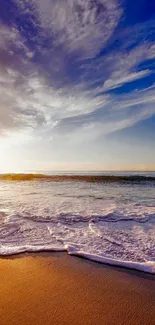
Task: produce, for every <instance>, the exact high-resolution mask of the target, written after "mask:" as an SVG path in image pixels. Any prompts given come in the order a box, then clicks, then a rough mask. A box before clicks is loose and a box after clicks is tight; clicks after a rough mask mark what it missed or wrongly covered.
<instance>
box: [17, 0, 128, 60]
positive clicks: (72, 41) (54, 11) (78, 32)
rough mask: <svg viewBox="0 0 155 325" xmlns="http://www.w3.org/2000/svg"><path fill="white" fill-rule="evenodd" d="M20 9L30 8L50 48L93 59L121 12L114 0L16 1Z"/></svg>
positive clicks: (108, 36) (107, 37) (104, 42)
mask: <svg viewBox="0 0 155 325" xmlns="http://www.w3.org/2000/svg"><path fill="white" fill-rule="evenodd" d="M16 3H17V4H18V6H19V8H20V10H22V11H23V12H27V11H28V10H30V9H29V7H31V10H32V11H33V13H34V14H35V15H36V17H37V19H38V20H39V21H40V26H41V27H42V28H43V30H44V32H45V33H47V34H48V35H49V36H51V38H52V40H53V45H54V46H58V45H62V46H63V47H64V48H65V49H66V50H67V51H69V52H74V51H75V52H79V51H80V53H81V55H82V56H85V57H93V56H94V55H96V54H97V53H98V52H99V51H100V49H101V48H103V47H104V46H105V44H106V42H107V41H108V39H109V38H110V37H111V35H112V34H113V32H114V30H115V28H116V26H117V24H118V22H119V19H120V17H121V13H122V10H121V8H120V6H119V5H118V1H117V0H98V1H92V0H66V1H64V0H57V1H55V0H54V1H51V0H44V1H42V0H31V1H30V0H27V1H25V0H16Z"/></svg>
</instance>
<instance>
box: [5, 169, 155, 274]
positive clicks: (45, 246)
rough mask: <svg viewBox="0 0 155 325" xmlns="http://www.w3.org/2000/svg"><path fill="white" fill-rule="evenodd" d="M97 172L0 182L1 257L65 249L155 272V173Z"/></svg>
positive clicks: (99, 260)
mask: <svg viewBox="0 0 155 325" xmlns="http://www.w3.org/2000/svg"><path fill="white" fill-rule="evenodd" d="M92 175H93V174H92ZM95 175H96V174H95ZM105 175H107V173H106V174H105ZM124 175H125V177H127V178H126V179H123V178H122V177H124ZM100 176H102V177H101V178H100ZM100 176H98V178H90V179H89V178H88V177H87V175H86V176H82V178H80V176H79V178H78V177H76V178H74V177H73V178H68V177H67V176H64V177H63V178H62V179H59V178H58V179H55V178H52V176H51V177H49V178H44V177H42V178H41V179H36V178H35V177H31V179H30V180H26V181H22V180H20V181H19V180H18V181H8V180H0V255H12V254H17V253H21V252H38V251H66V252H68V254H73V255H79V256H83V257H85V258H89V259H91V260H94V261H98V262H102V263H108V264H112V265H120V266H124V267H129V268H135V269H138V270H142V271H144V272H150V273H155V173H149V174H145V175H144V174H143V175H140V178H135V179H134V178H133V177H132V176H133V175H130V173H124V174H123V173H121V174H118V173H115V175H114V178H112V179H108V178H105V179H104V175H102V173H100ZM116 176H117V177H116ZM141 176H142V177H141Z"/></svg>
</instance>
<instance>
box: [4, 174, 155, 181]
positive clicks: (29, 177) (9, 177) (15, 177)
mask: <svg viewBox="0 0 155 325" xmlns="http://www.w3.org/2000/svg"><path fill="white" fill-rule="evenodd" d="M0 180H2V181H36V180H44V181H45V180H46V181H51V182H52V181H53V182H59V181H79V182H80V181H82V182H90V183H101V182H108V183H110V182H133V183H134V182H135V183H139V182H154V183H155V176H146V175H138V174H137V175H46V174H0Z"/></svg>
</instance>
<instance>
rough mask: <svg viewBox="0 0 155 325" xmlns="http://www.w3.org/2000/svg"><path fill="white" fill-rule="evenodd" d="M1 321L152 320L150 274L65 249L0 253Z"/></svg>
mask: <svg viewBox="0 0 155 325" xmlns="http://www.w3.org/2000/svg"><path fill="white" fill-rule="evenodd" d="M0 278H1V279H3V280H2V281H1V290H0V317H1V325H8V324H9V325H19V324H21V325H31V324H37V325H39V324H43V323H44V324H45V325H49V324H54V325H57V324H62V325H63V324H64V325H66V324H72V325H79V324H84V325H86V324H89V325H94V324H95V325H98V324H106V325H117V324H118V325H124V324H126V325H131V324H132V325H133V324H135V325H139V324H141V325H148V324H150V325H153V324H154V319H155V308H154V304H155V277H154V276H153V275H151V274H148V273H144V272H139V271H135V270H129V269H126V268H120V267H117V266H108V265H106V264H101V263H96V262H93V261H90V260H86V259H85V258H81V257H80V258H79V257H74V256H68V255H67V254H66V253H59V252H52V253H49V252H46V253H45V252H44V253H43V252H41V253H24V254H19V255H14V256H3V257H0Z"/></svg>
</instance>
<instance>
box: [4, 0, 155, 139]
mask: <svg viewBox="0 0 155 325" xmlns="http://www.w3.org/2000/svg"><path fill="white" fill-rule="evenodd" d="M13 2H14V3H15V4H16V6H17V8H18V14H19V15H20V17H22V18H23V20H24V22H25V24H24V25H23V26H22V28H21V26H19V25H18V24H17V23H16V21H14V22H13V24H12V26H10V27H8V26H7V25H6V24H4V23H3V24H1V26H0V53H1V63H0V86H1V87H0V131H1V133H3V134H4V133H5V134H6V133H10V130H12V132H13V131H15V132H16V131H18V130H24V132H25V131H26V132H28V133H31V134H32V135H33V137H34V138H35V137H38V136H41V137H44V138H46V139H50V140H51V139H54V138H57V137H61V136H62V134H63V137H65V136H66V137H68V138H69V141H70V142H74V141H75V142H78V141H82V140H85V141H92V139H96V138H98V137H100V136H103V135H105V134H108V133H110V132H113V131H116V130H120V129H122V128H126V127H129V126H131V125H134V124H135V123H137V122H139V121H141V120H143V119H147V118H149V117H150V116H152V115H154V114H155V108H154V100H155V88H154V87H152V88H151V89H150V88H146V89H144V90H138V91H131V92H130V93H126V94H123V93H121V92H119V94H116V93H113V92H111V90H116V89H117V88H120V87H122V86H123V85H125V84H127V83H132V82H133V81H135V80H142V79H143V78H144V77H149V76H150V75H151V74H152V73H153V71H152V70H151V69H147V68H142V67H141V64H143V63H144V62H145V61H147V60H152V59H154V58H155V47H154V43H153V42H152V41H151V39H149V38H148V39H146V40H144V39H143V37H142V35H143V36H144V32H145V33H146V31H147V33H148V22H146V23H145V24H144V25H146V28H143V29H142V28H141V26H136V27H135V26H133V27H131V26H130V28H129V27H128V28H127V29H126V30H123V32H122V30H121V32H120V30H119V28H118V25H119V22H120V20H121V15H122V13H123V9H122V8H121V6H120V5H119V2H118V1H116V0H104V1H103V0H98V1H92V0H73V1H69V0H66V1H63V0H58V1H50V0H44V1H43V0H32V1H30V0H13ZM32 15H33V18H34V17H35V19H33V27H34V25H35V32H34V35H33V37H32V36H31V37H30V30H29V25H30V23H31V21H32ZM152 26H153V23H152V25H151V28H153V27H152ZM135 28H136V31H137V34H136V35H133V31H135ZM116 29H117V31H116ZM127 31H128V33H127ZM153 31H154V29H153ZM122 35H126V37H124V36H122ZM116 39H117V40H118V41H120V46H119V48H117V46H115V44H114V46H112V44H113V42H114V43H115V42H116ZM122 39H123V42H122ZM108 46H109V48H108ZM101 51H102V54H101ZM70 134H72V137H70Z"/></svg>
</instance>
